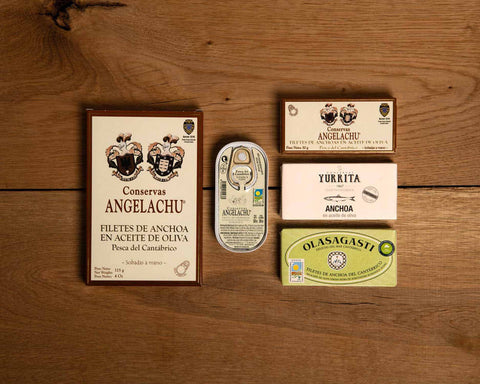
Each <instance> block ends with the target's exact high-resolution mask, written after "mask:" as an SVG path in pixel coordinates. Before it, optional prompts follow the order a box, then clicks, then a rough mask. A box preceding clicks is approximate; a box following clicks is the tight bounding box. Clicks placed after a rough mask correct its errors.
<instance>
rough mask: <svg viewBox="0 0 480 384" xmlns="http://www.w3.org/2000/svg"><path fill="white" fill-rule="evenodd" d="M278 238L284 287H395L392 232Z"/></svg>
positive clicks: (308, 232) (289, 232) (306, 232)
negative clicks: (298, 285) (279, 240)
mask: <svg viewBox="0 0 480 384" xmlns="http://www.w3.org/2000/svg"><path fill="white" fill-rule="evenodd" d="M281 236H282V283H283V284H284V285H294V284H299V283H301V284H303V285H373V286H395V285H396V249H395V248H396V246H395V243H396V235H395V231H394V230H388V229H386V230H382V229H381V230H347V229H345V230H315V229H284V230H283V231H282V234H281ZM299 261H301V263H299ZM297 271H302V273H301V274H300V273H297ZM300 275H301V278H300Z"/></svg>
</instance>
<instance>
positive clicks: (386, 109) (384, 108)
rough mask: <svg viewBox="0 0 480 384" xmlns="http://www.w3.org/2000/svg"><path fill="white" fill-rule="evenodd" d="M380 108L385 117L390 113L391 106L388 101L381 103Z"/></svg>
mask: <svg viewBox="0 0 480 384" xmlns="http://www.w3.org/2000/svg"><path fill="white" fill-rule="evenodd" d="M379 110H380V114H381V115H382V116H383V117H386V116H387V115H388V112H390V106H389V105H388V104H387V103H382V104H380V107H379Z"/></svg>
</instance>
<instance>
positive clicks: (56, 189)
mask: <svg viewBox="0 0 480 384" xmlns="http://www.w3.org/2000/svg"><path fill="white" fill-rule="evenodd" d="M397 188H398V189H420V188H444V189H445V188H480V185H478V184H475V185H399V186H398V187H397ZM214 189H215V188H214V187H203V188H202V190H203V191H213V190H214ZM268 189H269V190H271V191H279V190H280V189H281V188H280V187H268ZM61 191H86V188H15V189H0V192H61Z"/></svg>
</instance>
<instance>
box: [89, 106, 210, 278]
mask: <svg viewBox="0 0 480 384" xmlns="http://www.w3.org/2000/svg"><path fill="white" fill-rule="evenodd" d="M94 112H95V113H99V114H101V112H96V111H94ZM106 114H107V115H106V116H103V115H93V116H92V117H91V223H90V244H91V247H90V264H89V267H90V268H89V270H90V274H89V279H90V281H91V282H93V283H95V282H118V283H121V282H139V281H145V282H155V281H163V282H198V279H199V275H198V267H199V264H198V263H199V262H198V258H197V251H198V236H197V235H198V232H197V231H198V228H197V213H198V212H197V193H198V185H197V171H198V156H197V153H198V150H199V149H198V141H199V135H201V132H200V130H199V121H198V120H199V119H198V118H197V116H196V115H194V116H138V115H136V116H115V115H108V112H106ZM159 114H161V113H159Z"/></svg>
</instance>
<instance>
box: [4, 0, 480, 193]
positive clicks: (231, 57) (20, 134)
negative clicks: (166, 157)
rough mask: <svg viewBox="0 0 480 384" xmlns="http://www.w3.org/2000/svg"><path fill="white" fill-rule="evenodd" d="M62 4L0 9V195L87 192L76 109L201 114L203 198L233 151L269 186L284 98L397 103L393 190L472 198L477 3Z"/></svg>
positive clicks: (275, 178) (478, 137)
mask: <svg viewBox="0 0 480 384" xmlns="http://www.w3.org/2000/svg"><path fill="white" fill-rule="evenodd" d="M69 3H70V4H72V3H74V2H73V1H56V2H54V1H45V2H43V1H40V0H38V1H31V2H12V1H7V0H0V8H1V10H2V15H3V19H2V20H3V23H2V28H1V29H0V41H1V51H2V54H1V55H0V85H1V87H0V111H1V114H2V119H1V121H0V129H1V131H2V139H3V140H2V142H3V143H4V146H5V148H6V150H7V153H6V155H5V156H4V158H3V160H2V167H1V168H0V188H2V189H13V188H81V187H84V186H85V172H84V169H85V164H86V162H85V152H86V150H85V136H86V133H85V126H86V124H85V113H84V110H85V108H87V107H92V108H117V109H118V108H121V109H172V108H173V109H178V108H197V107H198V108H201V109H203V111H204V112H205V159H204V167H205V179H204V186H212V185H213V176H212V175H213V173H212V172H213V160H214V157H215V155H216V153H217V151H218V150H219V149H220V147H221V146H222V144H224V143H226V142H228V141H232V140H237V139H243V140H245V139H246V140H252V141H255V142H256V143H258V144H259V145H261V146H262V147H263V148H264V149H265V150H266V152H267V154H268V155H269V157H270V161H271V171H272V172H271V180H270V183H271V185H273V186H278V185H279V164H280V163H282V162H283V161H287V159H290V157H288V158H287V157H286V156H283V157H279V156H277V155H278V146H279V103H278V101H279V98H280V97H281V96H287V97H298V96H306V97H308V96H317V97H339V96H341V97H355V96H363V97H374V96H386V95H391V96H394V97H397V99H398V107H399V110H398V112H399V114H398V116H399V118H398V154H397V155H395V156H391V157H383V158H384V159H385V158H391V159H394V160H395V161H396V162H397V163H398V164H399V184H400V185H474V184H478V180H479V178H480V167H479V165H478V163H479V162H478V160H479V157H478V147H479V145H480V133H479V131H478V129H477V120H478V117H477V111H478V109H479V107H480V97H479V96H480V89H479V87H478V86H477V84H478V82H479V79H480V67H479V65H478V63H479V62H480V45H479V44H478V41H479V39H480V3H479V2H478V1H475V0H467V1H464V2H461V3H458V2H456V1H444V2H442V3H441V4H437V3H434V2H431V1H423V2H417V1H413V0H409V1H406V2H402V3H401V4H400V3H399V4H392V3H391V2H389V1H386V0H381V1H376V2H374V3H372V2H367V1H359V2H355V3H354V4H352V3H351V2H347V1H344V0H340V1H337V2H336V3H335V6H332V5H331V4H330V3H326V2H309V3H307V2H300V1H287V0H285V1H280V2H273V3H272V2H264V3H261V4H259V3H258V2H257V1H251V0H249V1H244V2H242V6H241V7H238V3H237V2H234V1H231V0H230V1H224V2H222V3H221V4H218V3H203V2H193V3H191V2H189V3H188V4H185V3H183V2H179V1H178V0H172V1H162V2H154V1H147V0H139V1H135V2H133V1H130V0H123V3H125V4H126V6H124V7H99V6H96V7H93V6H91V7H86V8H85V9H83V8H84V6H85V5H86V4H88V3H91V1H89V0H85V1H83V0H82V1H81V0H77V1H75V3H76V4H77V5H78V6H79V7H80V8H81V9H75V8H74V7H73V6H72V7H70V8H66V12H68V15H69V18H70V19H69V21H68V22H69V25H70V30H69V31H66V30H64V29H61V28H60V27H59V26H57V25H55V23H54V22H53V19H52V4H64V5H65V4H69ZM43 4H47V5H48V6H47V8H45V6H44V5H43ZM57 23H59V22H58V19H57ZM301 159H302V160H303V161H306V160H311V158H308V159H307V158H301ZM317 159H318V158H317ZM355 159H358V158H357V157H356V158H355ZM19 174H21V175H22V177H18V175H19Z"/></svg>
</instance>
